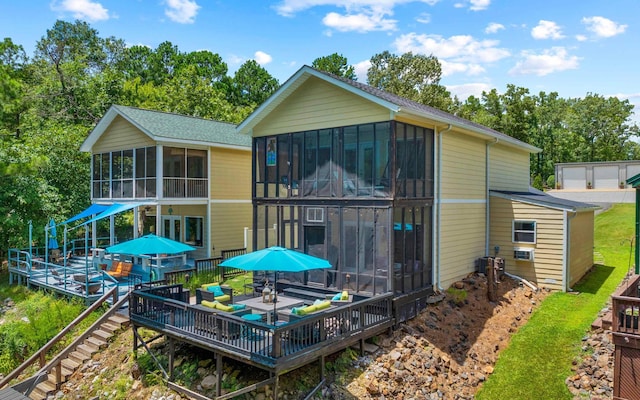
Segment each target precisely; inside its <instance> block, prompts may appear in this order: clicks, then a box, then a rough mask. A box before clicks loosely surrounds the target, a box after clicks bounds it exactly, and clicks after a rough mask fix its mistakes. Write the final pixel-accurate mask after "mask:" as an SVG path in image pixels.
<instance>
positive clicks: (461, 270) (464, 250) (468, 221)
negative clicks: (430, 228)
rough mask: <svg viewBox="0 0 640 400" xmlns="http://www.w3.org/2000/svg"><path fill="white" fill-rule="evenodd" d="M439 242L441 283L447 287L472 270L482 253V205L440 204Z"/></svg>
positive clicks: (483, 218)
mask: <svg viewBox="0 0 640 400" xmlns="http://www.w3.org/2000/svg"><path fill="white" fill-rule="evenodd" d="M441 215H442V231H441V243H440V249H441V252H440V266H441V267H440V285H441V286H442V287H443V288H447V287H449V286H450V285H451V284H452V283H453V282H455V281H457V280H460V279H462V278H464V277H465V276H467V275H468V274H469V273H471V272H473V271H474V270H475V261H476V260H477V259H478V258H480V257H482V256H484V247H485V236H486V231H485V226H486V224H485V207H484V204H443V205H442V208H441Z"/></svg>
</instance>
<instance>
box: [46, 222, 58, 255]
mask: <svg viewBox="0 0 640 400" xmlns="http://www.w3.org/2000/svg"><path fill="white" fill-rule="evenodd" d="M57 234H58V233H57V231H56V221H54V220H53V218H51V219H50V220H49V241H48V243H47V247H48V248H49V250H53V249H57V248H58V239H57V238H56V235H57Z"/></svg>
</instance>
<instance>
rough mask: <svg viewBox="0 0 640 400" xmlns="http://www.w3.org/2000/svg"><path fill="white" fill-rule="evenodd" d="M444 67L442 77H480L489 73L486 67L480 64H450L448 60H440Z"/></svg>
mask: <svg viewBox="0 0 640 400" xmlns="http://www.w3.org/2000/svg"><path fill="white" fill-rule="evenodd" d="M438 61H440V65H441V66H442V76H449V75H453V74H467V75H472V76H473V75H480V74H482V73H485V72H487V70H486V69H484V67H482V66H481V65H479V64H468V63H460V62H449V61H447V60H438Z"/></svg>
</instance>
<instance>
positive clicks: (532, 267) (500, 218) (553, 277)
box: [489, 196, 593, 290]
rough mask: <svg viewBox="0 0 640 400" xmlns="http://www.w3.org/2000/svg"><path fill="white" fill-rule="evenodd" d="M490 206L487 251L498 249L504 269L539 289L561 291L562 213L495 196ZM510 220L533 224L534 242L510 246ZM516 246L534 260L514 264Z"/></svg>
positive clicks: (511, 224)
mask: <svg viewBox="0 0 640 400" xmlns="http://www.w3.org/2000/svg"><path fill="white" fill-rule="evenodd" d="M490 203H491V206H490V213H491V223H490V225H491V227H490V235H489V238H490V239H489V249H490V250H493V249H494V248H495V246H499V247H500V252H499V253H498V257H502V258H504V260H505V270H506V271H507V272H509V273H511V274H514V275H518V276H520V277H522V278H524V279H526V280H529V281H531V282H533V283H534V284H536V285H537V286H539V287H545V288H549V289H553V290H563V284H562V279H563V277H562V269H563V259H564V250H563V243H564V211H562V210H556V209H551V208H546V207H542V206H536V205H531V204H525V203H520V202H517V201H510V200H507V199H503V198H499V197H495V196H492V197H491V200H490ZM513 220H527V221H536V243H513V241H512V240H513V239H512V237H513V236H512V228H513ZM592 243H593V242H592ZM516 247H519V248H533V249H534V261H533V262H529V261H521V260H518V261H516V260H515V259H514V258H513V251H514V248H516ZM491 255H492V256H493V251H491Z"/></svg>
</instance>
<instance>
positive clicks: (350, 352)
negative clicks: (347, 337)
mask: <svg viewBox="0 0 640 400" xmlns="http://www.w3.org/2000/svg"><path fill="white" fill-rule="evenodd" d="M357 359H358V352H357V351H355V350H354V349H352V348H351V347H347V348H346V349H344V351H342V352H341V353H340V356H339V357H338V358H336V359H335V360H334V361H333V362H327V363H325V368H326V370H327V371H328V372H333V373H336V374H343V373H344V372H345V371H347V370H348V369H349V368H350V367H351V365H352V364H353V362H354V361H355V360H357Z"/></svg>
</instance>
